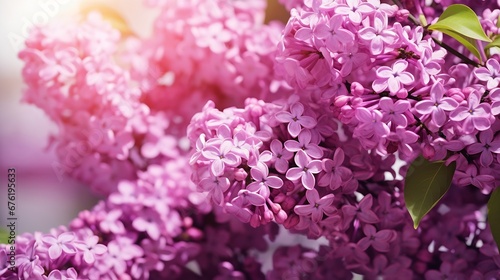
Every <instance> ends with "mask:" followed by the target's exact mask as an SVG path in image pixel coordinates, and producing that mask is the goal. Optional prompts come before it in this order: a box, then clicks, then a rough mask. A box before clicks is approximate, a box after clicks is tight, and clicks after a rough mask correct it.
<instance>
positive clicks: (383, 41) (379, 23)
mask: <svg viewBox="0 0 500 280" xmlns="http://www.w3.org/2000/svg"><path fill="white" fill-rule="evenodd" d="M387 24H388V23H387V15H386V14H385V13H381V12H376V13H375V16H374V17H373V27H370V26H368V27H365V28H363V29H361V30H359V32H358V36H359V37H360V38H361V39H362V40H364V41H366V42H370V51H371V53H372V54H374V55H379V54H381V53H383V52H384V47H385V45H391V44H393V43H394V42H395V41H396V40H397V38H398V35H397V34H396V32H394V31H392V30H390V29H389V28H387Z"/></svg>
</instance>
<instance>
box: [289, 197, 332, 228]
mask: <svg viewBox="0 0 500 280" xmlns="http://www.w3.org/2000/svg"><path fill="white" fill-rule="evenodd" d="M306 198H307V201H308V202H309V204H308V205H297V206H295V208H294V209H293V211H295V213H297V215H299V216H309V215H310V216H311V220H312V221H313V222H316V223H319V222H320V221H321V219H323V214H324V213H328V212H331V209H329V208H330V205H331V204H332V203H333V199H334V196H333V194H327V195H325V196H323V197H321V198H320V197H319V194H318V191H317V190H315V189H312V190H307V191H306Z"/></svg>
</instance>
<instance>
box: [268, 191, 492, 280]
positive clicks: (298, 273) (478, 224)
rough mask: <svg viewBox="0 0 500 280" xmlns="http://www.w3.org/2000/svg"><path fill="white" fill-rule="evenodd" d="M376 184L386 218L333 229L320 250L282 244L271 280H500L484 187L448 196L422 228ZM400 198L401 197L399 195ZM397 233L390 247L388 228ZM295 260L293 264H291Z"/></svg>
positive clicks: (380, 214)
mask: <svg viewBox="0 0 500 280" xmlns="http://www.w3.org/2000/svg"><path fill="white" fill-rule="evenodd" d="M388 187H391V188H394V187H400V185H392V186H388V185H385V186H384V185H378V186H375V185H372V186H371V189H370V191H371V192H372V193H378V197H377V198H376V199H374V200H373V202H374V204H377V206H375V208H374V209H375V213H376V214H377V215H378V217H380V220H381V222H379V223H377V224H374V225H367V226H365V227H358V226H354V227H353V228H351V229H350V230H348V231H347V232H345V233H338V232H332V231H330V232H329V233H327V234H326V235H325V236H326V237H327V238H328V240H329V241H330V243H329V245H323V246H321V247H320V248H319V250H317V251H316V250H313V249H306V248H304V247H301V246H299V245H297V246H295V247H281V248H279V249H278V250H277V251H276V252H275V254H274V257H273V270H271V271H269V272H268V273H267V275H266V277H267V279H283V278H284V277H286V278H292V279H352V278H353V277H354V276H353V273H356V274H358V275H363V277H364V279H380V278H383V279H426V280H434V279H497V278H499V277H500V254H499V252H498V248H497V247H496V245H495V242H494V241H493V240H492V237H491V234H490V232H489V229H488V228H487V227H485V213H484V208H483V205H484V203H485V202H486V200H487V197H486V196H484V195H483V194H481V193H480V191H479V190H478V189H473V188H470V189H467V190H466V191H465V192H464V191H463V190H462V189H459V188H453V190H452V191H451V192H450V193H448V194H447V196H446V197H445V199H444V201H443V204H442V208H441V209H440V210H439V211H434V212H431V213H429V218H428V219H426V220H425V221H424V222H423V223H421V225H420V230H419V231H416V230H414V229H413V228H412V226H411V221H410V219H409V217H408V216H407V215H405V213H404V211H405V210H404V208H403V207H404V202H403V201H402V199H401V194H397V193H388V192H387V190H388ZM398 197H399V198H398ZM389 229H390V230H392V231H393V232H395V233H396V236H394V237H393V238H394V240H393V241H392V242H390V247H387V242H386V240H387V238H388V237H387V235H388V230H389ZM291 264H292V265H291Z"/></svg>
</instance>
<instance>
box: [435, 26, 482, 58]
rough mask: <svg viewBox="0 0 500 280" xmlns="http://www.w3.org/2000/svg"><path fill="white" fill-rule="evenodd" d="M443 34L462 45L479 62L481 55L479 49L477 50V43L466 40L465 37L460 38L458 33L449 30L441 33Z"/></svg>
mask: <svg viewBox="0 0 500 280" xmlns="http://www.w3.org/2000/svg"><path fill="white" fill-rule="evenodd" d="M443 33H445V34H447V35H449V36H450V37H452V38H454V39H455V40H457V41H458V42H460V44H462V45H463V46H464V47H466V48H467V49H468V50H469V51H470V52H471V53H472V54H473V55H474V56H475V57H477V59H478V60H479V61H481V54H480V53H479V49H478V48H477V43H476V41H474V40H473V39H470V38H467V37H465V36H462V35H460V34H458V33H455V32H453V31H451V30H446V31H443Z"/></svg>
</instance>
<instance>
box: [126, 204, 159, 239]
mask: <svg viewBox="0 0 500 280" xmlns="http://www.w3.org/2000/svg"><path fill="white" fill-rule="evenodd" d="M132 226H133V227H134V228H135V229H136V230H138V231H139V232H147V234H148V235H149V237H151V239H153V240H158V238H160V234H161V230H162V228H164V222H163V221H162V219H161V217H160V215H159V214H158V212H157V211H155V210H153V209H149V208H146V209H143V210H141V211H140V212H139V215H138V217H136V218H135V219H134V221H133V222H132Z"/></svg>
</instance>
